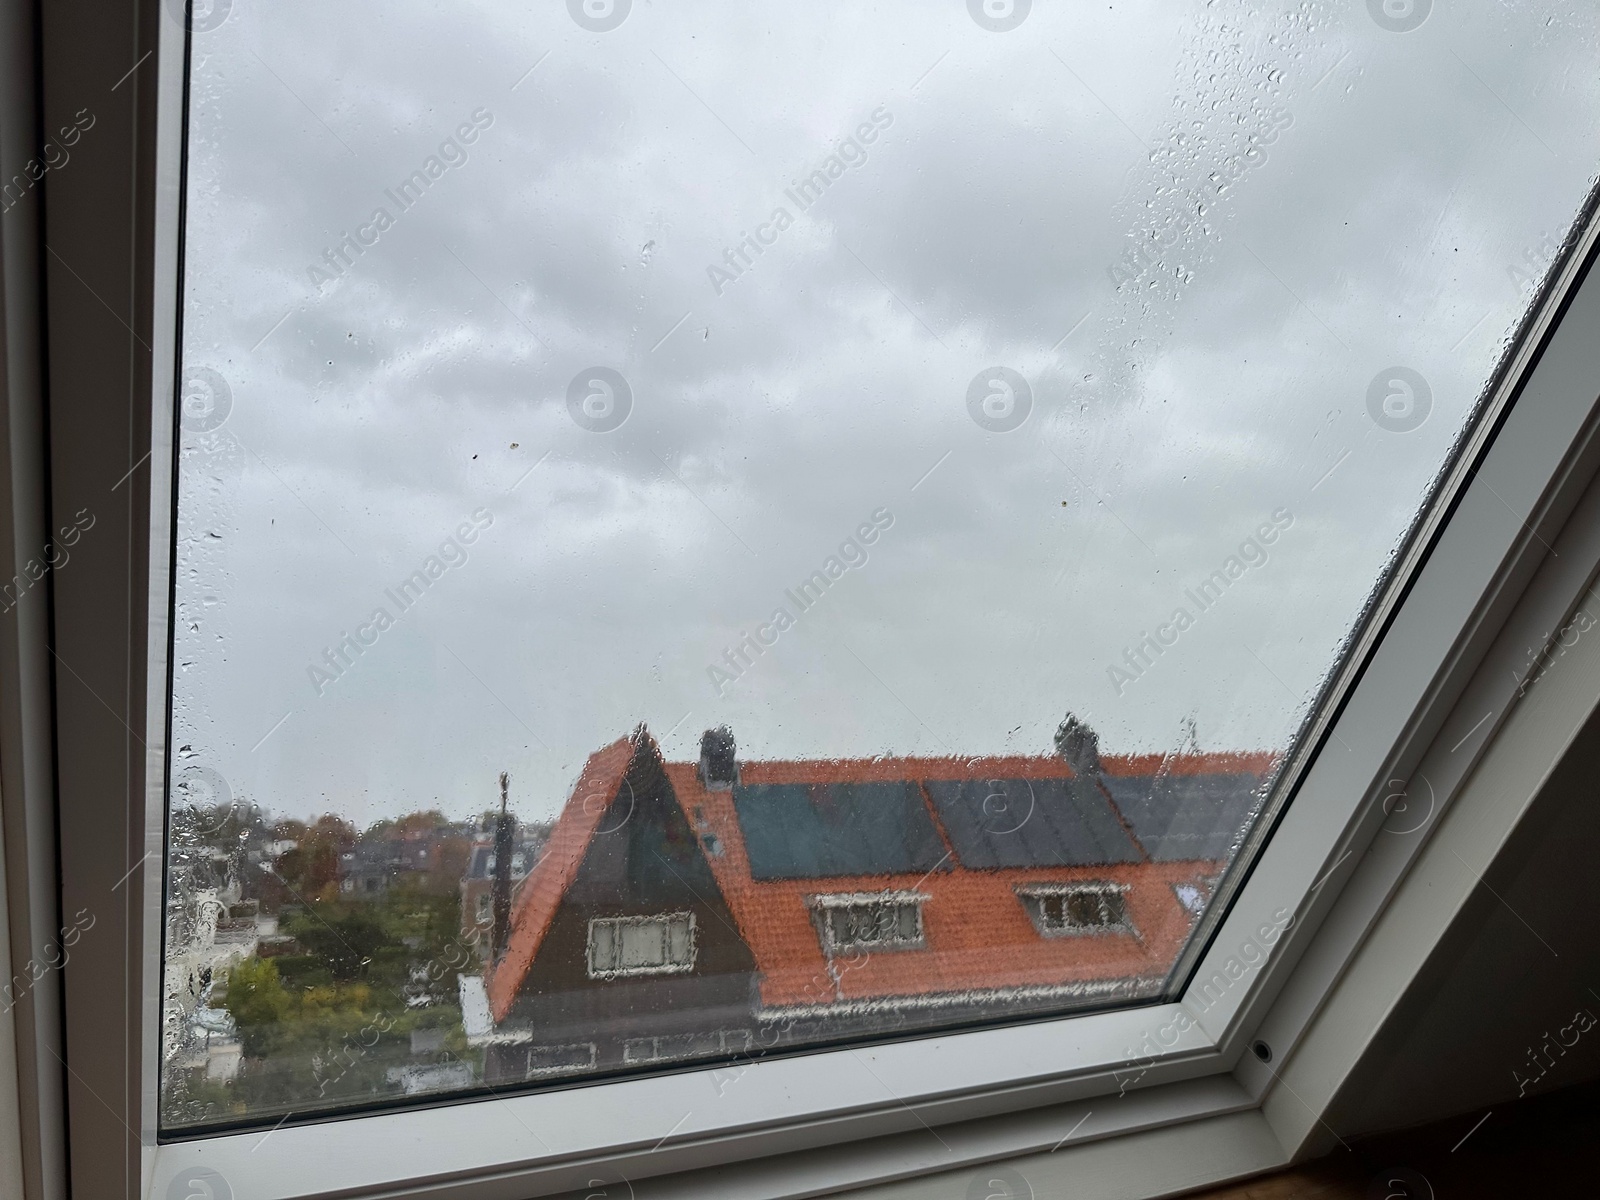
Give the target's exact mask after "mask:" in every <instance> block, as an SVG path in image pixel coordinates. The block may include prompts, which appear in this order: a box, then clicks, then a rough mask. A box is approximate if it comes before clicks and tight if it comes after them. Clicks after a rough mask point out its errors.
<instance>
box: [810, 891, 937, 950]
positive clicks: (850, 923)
mask: <svg viewBox="0 0 1600 1200" xmlns="http://www.w3.org/2000/svg"><path fill="white" fill-rule="evenodd" d="M927 899H928V897H927V896H925V895H923V894H922V893H921V892H856V893H849V894H844V895H836V896H813V897H812V899H811V904H812V906H813V909H814V911H815V913H816V916H817V924H818V928H819V931H820V933H821V935H822V941H823V947H824V949H826V950H828V951H829V952H830V953H838V952H840V951H847V950H917V949H921V948H922V946H923V945H924V944H925V942H924V939H923V932H922V906H923V904H924V903H926V902H927Z"/></svg>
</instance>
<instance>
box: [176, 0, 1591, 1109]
mask: <svg viewBox="0 0 1600 1200" xmlns="http://www.w3.org/2000/svg"><path fill="white" fill-rule="evenodd" d="M1404 8H1405V11H1404V12H1401V11H1400V9H1399V8H1397V7H1396V6H1393V5H1384V4H1377V3H1370V4H1359V3H1358V4H1348V5H1345V4H1341V5H1333V4H1331V3H1323V2H1320V0H1318V2H1307V3H1300V4H1296V5H1290V6H1287V7H1284V8H1281V9H1272V10H1270V11H1262V10H1261V6H1258V5H1250V4H1246V3H1244V2H1243V0H1220V2H1219V3H1216V4H1212V5H1208V6H1204V7H1196V6H1193V5H1189V4H1178V3H1168V2H1167V0H1156V3H1155V7H1154V8H1153V9H1152V8H1149V7H1148V6H1146V8H1143V9H1137V10H1134V9H1128V10H1124V9H1122V8H1109V9H1108V8H1104V7H1103V6H1102V8H1100V9H1098V10H1094V9H1092V8H1084V7H1082V6H1076V7H1075V6H1066V5H1038V6H1030V5H1029V4H1028V3H1026V2H1025V0H1016V2H1015V3H1007V4H994V3H987V2H980V0H968V2H966V3H963V2H961V0H949V2H947V3H942V4H939V5H935V6H933V7H930V6H928V5H927V4H926V3H912V2H911V0H889V2H886V3H883V4H878V5H874V6H871V7H870V8H869V9H865V10H864V9H861V8H859V6H856V7H849V8H848V9H846V8H841V9H840V10H839V11H838V12H836V13H829V12H825V11H822V10H819V9H817V8H816V7H815V6H804V5H790V6H777V7H773V6H770V5H766V6H759V7H755V8H752V7H750V6H742V7H741V6H736V5H731V4H711V3H702V2H693V3H682V4H676V5H670V6H659V5H657V6H647V5H640V4H632V3H630V2H629V0H608V2H607V3H604V4H599V3H589V2H588V0H584V2H582V3H580V2H578V0H572V2H571V3H569V4H567V5H559V4H555V5H543V6H514V5H512V6H507V5H502V6H490V7H486V8H483V7H480V8H477V9H471V10H464V9H461V8H459V7H454V8H440V7H438V6H435V5H422V4H411V3H405V4H402V5H400V6H399V7H395V6H390V7H389V8H387V9H386V10H385V12H384V15H383V19H382V20H381V21H380V20H376V19H375V18H374V16H373V15H372V13H370V12H368V11H365V10H362V9H360V8H350V7H346V6H331V7H330V6H327V5H313V4H310V3H307V2H305V0H287V2H286V3H280V4H275V5H271V6H262V5H252V4H246V3H239V4H234V5H231V6H230V5H226V4H223V5H212V6H209V8H207V10H206V12H205V13H203V14H199V15H197V16H196V17H195V18H194V20H193V23H192V24H193V29H192V33H191V38H192V43H191V50H192V58H191V92H190V100H189V105H190V107H189V113H188V136H189V155H188V177H187V180H186V188H187V227H186V231H185V234H186V245H185V264H186V266H185V272H186V274H185V278H184V280H183V295H184V300H183V303H184V312H183V329H184V345H183V369H182V386H181V394H180V396H179V405H178V407H179V425H180V431H179V433H180V436H179V450H178V478H179V503H178V509H177V513H176V526H175V529H176V537H177V546H178V550H177V588H176V602H175V605H176V606H175V610H174V616H173V628H174V635H173V636H174V653H173V661H174V664H175V667H174V676H173V678H174V683H173V695H172V739H171V744H172V746H173V747H174V750H173V759H172V764H171V780H172V783H171V791H170V799H171V803H170V821H169V836H168V845H169V855H168V880H169V888H168V911H167V914H166V921H165V925H164V928H165V974H164V981H165V982H164V1009H163V1043H162V1104H163V1107H162V1114H163V1115H162V1120H163V1125H164V1127H165V1128H166V1129H167V1130H168V1131H183V1130H193V1129H197V1128H202V1127H207V1126H212V1125H217V1124H221V1123H241V1122H244V1123H248V1122H251V1121H256V1120H260V1121H263V1122H275V1121H277V1120H278V1119H280V1118H281V1117H282V1116H283V1115H284V1114H286V1113H314V1112H317V1111H323V1110H327V1111H332V1110H335V1109H338V1108H340V1107H344V1106H349V1105H357V1104H359V1105H363V1106H372V1105H382V1104H390V1103H404V1102H406V1101H408V1100H426V1099H428V1098H430V1097H438V1096H440V1095H443V1094H448V1093H454V1092H464V1091H470V1090H472V1089H478V1090H479V1091H480V1092H481V1093H482V1094H484V1095H489V1094H496V1095H503V1094H505V1093H506V1091H507V1089H517V1088H523V1087H538V1086H542V1085H545V1084H547V1083H551V1082H555V1083H563V1084H567V1083H570V1082H572V1081H573V1080H584V1079H602V1078H608V1077H612V1076H614V1075H616V1074H618V1073H623V1072H630V1071H642V1070H648V1069H655V1068H658V1067H661V1066H672V1065H677V1064H682V1063H685V1062H690V1063H694V1062H699V1063H705V1064H712V1063H728V1062H744V1061H747V1060H749V1059H751V1058H754V1057H758V1056H761V1055H767V1054H777V1053H783V1052H785V1051H789V1050H793V1049H797V1048H802V1047H805V1046H808V1045H816V1044H821V1043H829V1044H836V1043H839V1042H841V1041H847V1040H849V1039H856V1038H859V1039H873V1038H884V1037H893V1036H897V1035H902V1034H908V1033H913V1032H918V1031H926V1030H930V1029H936V1028H943V1027H955V1026H967V1025H970V1024H972V1023H973V1022H976V1021H990V1020H992V1021H1001V1020H1015V1019H1022V1018H1038V1017H1041V1016H1046V1015H1052V1014H1062V1013H1070V1012H1074V1011H1079V1010H1084V1009H1087V1008H1092V1007H1103V1006H1106V1005H1110V1004H1130V1003H1136V1002H1140V1001H1148V1000H1152V999H1154V998H1157V997H1160V996H1162V995H1164V994H1165V989H1166V988H1167V986H1168V983H1169V975H1170V973H1171V971H1172V968H1173V964H1174V962H1175V960H1176V959H1177V957H1178V955H1179V953H1180V952H1181V950H1182V948H1183V947H1184V945H1185V943H1186V940H1187V939H1188V938H1189V936H1190V934H1191V931H1192V930H1193V929H1194V928H1195V926H1196V923H1197V922H1198V921H1199V920H1200V919H1201V917H1202V915H1203V913H1204V912H1205V910H1206V907H1207V905H1208V903H1209V902H1210V901H1211V897H1212V896H1213V894H1214V889H1215V888H1216V885H1217V881H1218V879H1219V877H1220V876H1221V875H1222V873H1223V872H1224V870H1225V869H1226V868H1227V866H1228V865H1229V863H1230V860H1231V858H1232V857H1233V855H1234V854H1235V852H1236V850H1237V848H1238V847H1239V846H1240V845H1241V843H1242V840H1243V838H1244V836H1245V833H1246V831H1247V830H1248V829H1249V828H1250V825H1251V821H1252V819H1253V818H1254V816H1255V815H1256V814H1257V813H1258V812H1259V810H1260V807H1261V805H1262V803H1263V798H1264V796H1265V794H1266V791H1267V788H1268V787H1269V785H1270V782H1271V780H1272V778H1273V775H1274V771H1275V770H1276V769H1277V768H1278V765H1279V764H1280V763H1282V762H1283V760H1284V756H1285V755H1286V754H1287V752H1288V751H1289V750H1290V748H1291V746H1292V743H1293V740H1294V738H1295V736H1296V731H1297V730H1298V729H1299V728H1300V727H1301V724H1302V722H1303V721H1304V719H1305V717H1306V715H1307V713H1308V712H1309V711H1310V709H1311V706H1312V705H1313V704H1314V703H1315V702H1316V699H1317V697H1318V695H1319V691H1320V689H1321V688H1322V686H1323V685H1324V682H1325V681H1326V680H1327V678H1328V676H1329V672H1330V670H1331V668H1332V666H1333V664H1334V663H1335V661H1336V660H1337V658H1338V655H1339V653H1340V650H1341V647H1342V646H1343V645H1345V644H1346V640H1347V639H1348V637H1349V636H1350V635H1351V633H1352V630H1353V627H1354V623H1355V621H1356V620H1357V617H1358V614H1359V613H1360V612H1361V611H1362V608H1363V605H1364V604H1365V603H1366V601H1367V600H1368V598H1369V596H1370V595H1371V594H1372V592H1373V589H1374V587H1375V586H1376V584H1377V582H1378V580H1379V579H1380V577H1381V576H1382V575H1383V572H1384V571H1385V569H1386V567H1387V565H1388V563H1389V562H1390V560H1391V558H1392V556H1393V554H1394V553H1395V550H1396V547H1397V546H1398V545H1399V544H1400V542H1401V540H1402V538H1403V537H1404V534H1405V531H1406V530H1407V529H1408V528H1409V527H1410V525H1411V523H1412V522H1413V520H1414V519H1415V517H1416V515H1417V512H1418V509H1419V506H1420V505H1421V504H1422V503H1423V502H1424V499H1425V497H1426V496H1427V494H1428V491H1429V488H1430V486H1431V485H1432V482H1433V480H1435V479H1436V478H1437V476H1438V474H1439V472H1440V470H1441V469H1442V467H1443V466H1444V464H1445V463H1446V461H1447V459H1448V456H1449V454H1450V452H1451V448H1452V446H1453V445H1455V444H1456V442H1457V440H1458V438H1459V436H1460V434H1461V431H1462V430H1463V428H1464V426H1465V424H1466V423H1467V421H1468V420H1469V419H1470V417H1471V414H1472V413H1473V411H1474V407H1475V405H1476V403H1477V401H1478V400H1479V398H1480V397H1481V396H1482V394H1483V392H1484V389H1485V386H1486V382H1487V381H1488V379H1489V377H1490V374H1491V372H1492V371H1493V369H1494V365H1495V363H1496V361H1497V359H1498V357H1499V356H1500V354H1501V353H1502V352H1503V350H1504V347H1505V345H1506V344H1507V339H1508V337H1509V336H1510V333H1511V331H1512V330H1513V329H1514V328H1515V327H1516V325H1517V323H1518V322H1519V320H1520V319H1521V318H1522V316H1523V315H1524V313H1525V311H1526V310H1527V307H1528V305H1529V304H1530V302H1531V300H1532V298H1533V296H1534V294H1535V292H1536V290H1537V288H1538V286H1539V284H1540V282H1541V280H1543V279H1544V278H1545V276H1546V275H1547V274H1548V272H1549V270H1550V268H1551V265H1552V263H1553V261H1554V260H1555V258H1556V255H1557V253H1558V250H1559V247H1560V245H1561V244H1562V242H1563V240H1564V239H1565V238H1566V237H1567V236H1568V232H1569V229H1570V227H1571V225H1572V222H1573V220H1574V217H1575V214H1576V213H1577V212H1578V210H1579V208H1580V205H1581V204H1582V202H1583V199H1584V197H1585V196H1586V195H1587V193H1588V191H1589V189H1590V186H1591V183H1592V176H1593V174H1594V170H1595V163H1596V157H1597V151H1600V126H1597V125H1596V124H1595V122H1594V121H1593V120H1592V119H1591V117H1592V114H1593V112H1594V111H1595V102H1596V99H1597V96H1596V92H1597V89H1600V83H1597V82H1596V81H1597V80H1600V72H1597V71H1596V70H1595V67H1596V65H1597V58H1600V54H1597V29H1600V17H1596V16H1595V15H1594V14H1593V13H1591V12H1588V11H1579V10H1577V9H1568V10H1563V11H1562V12H1560V13H1550V12H1546V11H1545V10H1544V9H1538V10H1535V9H1533V8H1528V9H1526V10H1520V9H1518V8H1516V7H1515V6H1506V5H1503V4H1499V3H1495V2H1493V0H1468V2H1466V3H1463V4H1453V5H1450V6H1448V8H1446V7H1445V6H1430V5H1429V4H1427V3H1426V0H1418V2H1417V3H1416V4H1412V5H1409V6H1404ZM737 1077H738V1076H737V1073H735V1074H734V1075H733V1076H730V1077H729V1078H732V1079H736V1078H737ZM491 1089H492V1091H491Z"/></svg>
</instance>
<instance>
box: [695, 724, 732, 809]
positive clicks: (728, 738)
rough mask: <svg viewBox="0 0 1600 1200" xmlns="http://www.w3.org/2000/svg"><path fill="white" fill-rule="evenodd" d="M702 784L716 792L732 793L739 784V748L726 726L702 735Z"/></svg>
mask: <svg viewBox="0 0 1600 1200" xmlns="http://www.w3.org/2000/svg"><path fill="white" fill-rule="evenodd" d="M700 782H701V783H703V784H705V786H706V787H707V788H709V789H710V790H711V791H714V792H726V791H731V790H732V788H733V785H734V784H736V783H738V782H739V759H738V747H737V746H736V745H735V744H734V740H733V730H731V729H729V728H728V727H727V726H726V725H718V726H717V727H716V728H715V729H708V730H706V731H705V732H704V733H702V734H701V735H700Z"/></svg>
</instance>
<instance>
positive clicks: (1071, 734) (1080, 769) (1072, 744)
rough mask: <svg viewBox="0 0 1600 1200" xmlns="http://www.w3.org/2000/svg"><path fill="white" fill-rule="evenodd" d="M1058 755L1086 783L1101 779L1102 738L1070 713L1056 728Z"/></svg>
mask: <svg viewBox="0 0 1600 1200" xmlns="http://www.w3.org/2000/svg"><path fill="white" fill-rule="evenodd" d="M1055 741H1056V753H1057V754H1059V755H1061V757H1062V758H1064V759H1066V760H1067V765H1068V766H1069V767H1071V768H1072V773H1073V774H1074V775H1076V776H1077V777H1078V778H1080V779H1082V780H1083V781H1084V782H1085V783H1094V782H1097V781H1098V780H1099V778H1100V738H1099V736H1098V735H1097V734H1096V733H1095V731H1094V730H1093V729H1090V728H1089V726H1088V724H1087V723H1086V722H1084V721H1080V720H1079V719H1078V718H1077V717H1075V716H1073V715H1072V714H1071V713H1068V714H1067V715H1066V716H1065V717H1064V718H1063V719H1062V721H1061V724H1060V725H1058V726H1056V738H1055Z"/></svg>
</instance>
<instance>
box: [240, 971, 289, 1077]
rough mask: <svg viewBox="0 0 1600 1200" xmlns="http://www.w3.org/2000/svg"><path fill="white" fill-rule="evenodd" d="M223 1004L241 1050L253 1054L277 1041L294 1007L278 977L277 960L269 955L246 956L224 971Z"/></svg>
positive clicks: (260, 1053)
mask: <svg viewBox="0 0 1600 1200" xmlns="http://www.w3.org/2000/svg"><path fill="white" fill-rule="evenodd" d="M227 1006H228V1012H229V1013H231V1014H232V1015H233V1022H234V1024H235V1025H236V1026H237V1027H238V1029H239V1040H240V1042H241V1043H242V1044H243V1047H244V1052H245V1053H246V1054H248V1055H250V1056H251V1057H253V1058H261V1057H264V1056H265V1055H267V1054H270V1053H271V1052H272V1051H273V1050H274V1049H276V1048H277V1046H278V1045H280V1044H281V1042H282V1040H283V1036H282V1035H283V1027H284V1025H285V1024H286V1023H287V1022H288V1021H289V1020H290V1018H291V1016H292V1015H293V1012H294V1008H295V1004H294V1000H293V998H292V997H290V995H289V993H288V992H286V991H285V990H284V988H283V983H282V982H281V981H280V980H279V978H278V964H277V963H275V962H273V961H272V960H271V959H270V958H269V959H259V958H247V959H245V960H244V961H243V962H241V963H239V964H238V965H237V966H235V967H234V968H233V970H231V971H229V972H228V999H227Z"/></svg>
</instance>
